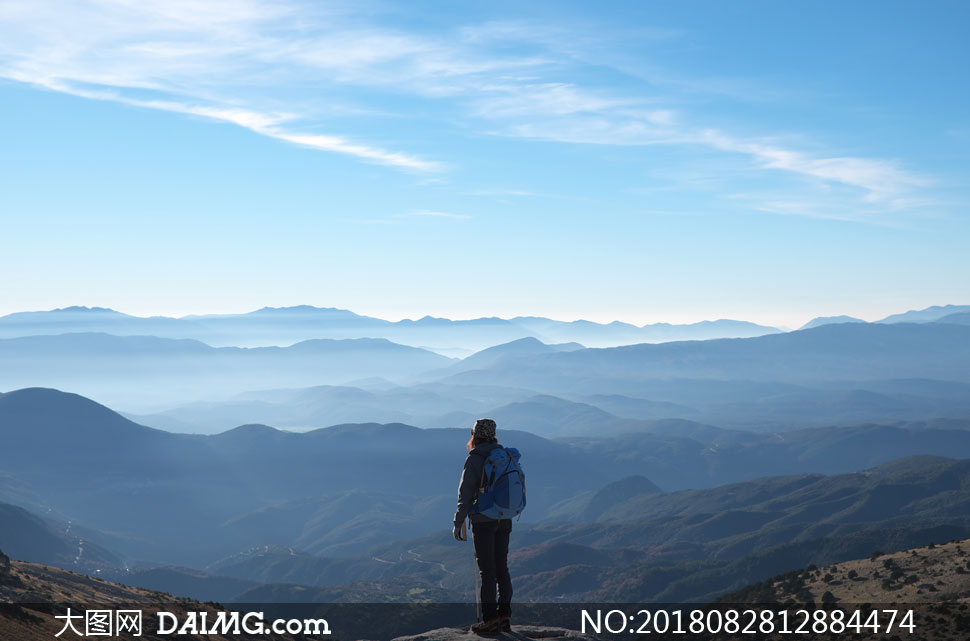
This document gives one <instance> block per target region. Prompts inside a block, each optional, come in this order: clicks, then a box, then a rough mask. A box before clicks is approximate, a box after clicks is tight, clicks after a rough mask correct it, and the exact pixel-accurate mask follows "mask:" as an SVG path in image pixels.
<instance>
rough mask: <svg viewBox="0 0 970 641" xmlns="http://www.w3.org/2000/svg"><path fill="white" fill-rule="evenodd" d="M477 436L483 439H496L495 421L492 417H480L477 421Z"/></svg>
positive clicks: (475, 431)
mask: <svg viewBox="0 0 970 641" xmlns="http://www.w3.org/2000/svg"><path fill="white" fill-rule="evenodd" d="M474 434H475V438H477V439H480V440H483V441H493V440H495V421H493V420H492V419H490V418H480V419H478V420H477V421H475V430H474Z"/></svg>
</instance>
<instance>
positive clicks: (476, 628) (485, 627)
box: [472, 617, 502, 637]
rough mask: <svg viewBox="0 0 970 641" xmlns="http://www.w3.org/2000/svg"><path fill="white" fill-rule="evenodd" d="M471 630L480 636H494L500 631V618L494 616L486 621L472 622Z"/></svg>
mask: <svg viewBox="0 0 970 641" xmlns="http://www.w3.org/2000/svg"><path fill="white" fill-rule="evenodd" d="M472 632H474V633H475V634H477V635H479V636H482V637H494V636H496V635H498V634H500V633H501V632H502V619H501V618H499V617H495V618H494V619H489V620H488V621H478V622H477V623H473V624H472Z"/></svg>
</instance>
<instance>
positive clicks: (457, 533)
mask: <svg viewBox="0 0 970 641" xmlns="http://www.w3.org/2000/svg"><path fill="white" fill-rule="evenodd" d="M461 525H462V524H461V523H456V524H455V540H456V541H464V540H465V538H464V537H463V536H462V535H461Z"/></svg>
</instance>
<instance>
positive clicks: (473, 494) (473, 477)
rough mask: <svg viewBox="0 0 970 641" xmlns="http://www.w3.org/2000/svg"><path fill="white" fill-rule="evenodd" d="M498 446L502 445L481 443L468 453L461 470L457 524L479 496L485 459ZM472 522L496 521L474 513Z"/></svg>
mask: <svg viewBox="0 0 970 641" xmlns="http://www.w3.org/2000/svg"><path fill="white" fill-rule="evenodd" d="M497 447H502V446H501V445H499V444H498V443H479V444H478V445H476V446H475V448H474V449H473V450H472V451H471V452H469V453H468V457H467V458H465V467H463V468H462V470H461V481H459V483H458V511H457V512H455V525H461V522H462V521H464V520H465V517H467V516H468V512H469V510H471V508H472V505H474V504H475V500H476V499H477V498H478V490H479V488H480V486H481V484H482V472H483V471H484V470H485V459H486V458H487V457H488V453H489V452H491V451H492V450H494V449H495V448H497ZM471 519H472V523H478V522H481V521H494V520H495V519H492V518H489V517H487V516H485V515H484V514H472V515H471Z"/></svg>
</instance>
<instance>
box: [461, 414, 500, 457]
mask: <svg viewBox="0 0 970 641" xmlns="http://www.w3.org/2000/svg"><path fill="white" fill-rule="evenodd" d="M480 443H498V439H497V438H495V421H493V420H492V419H490V418H480V419H478V420H477V421H475V427H473V428H472V437H471V438H470V439H468V450H469V451H471V450H472V449H474V447H475V446H476V445H478V444H480Z"/></svg>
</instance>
